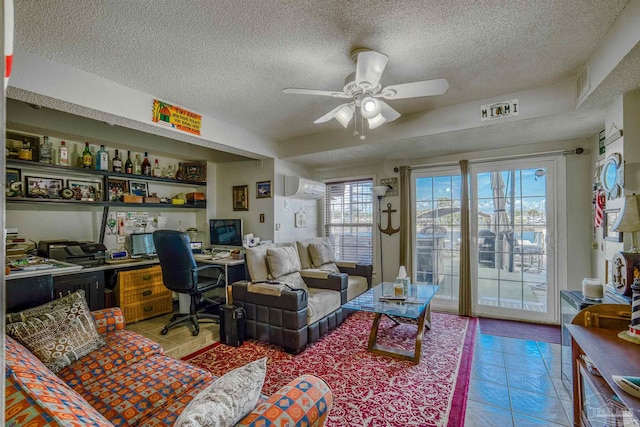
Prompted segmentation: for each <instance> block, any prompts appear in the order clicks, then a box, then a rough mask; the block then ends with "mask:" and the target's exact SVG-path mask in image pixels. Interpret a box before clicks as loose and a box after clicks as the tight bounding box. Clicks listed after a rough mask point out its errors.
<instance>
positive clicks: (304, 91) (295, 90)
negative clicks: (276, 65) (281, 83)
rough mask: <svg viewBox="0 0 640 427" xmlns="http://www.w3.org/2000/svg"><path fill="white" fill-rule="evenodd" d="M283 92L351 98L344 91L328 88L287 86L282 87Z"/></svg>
mask: <svg viewBox="0 0 640 427" xmlns="http://www.w3.org/2000/svg"><path fill="white" fill-rule="evenodd" d="M282 91H283V92H284V93H292V94H295V95H320V96H332V97H334V98H351V97H350V96H349V95H347V94H346V93H344V92H335V91H330V90H316V89H298V88H293V87H288V88H286V89H282Z"/></svg>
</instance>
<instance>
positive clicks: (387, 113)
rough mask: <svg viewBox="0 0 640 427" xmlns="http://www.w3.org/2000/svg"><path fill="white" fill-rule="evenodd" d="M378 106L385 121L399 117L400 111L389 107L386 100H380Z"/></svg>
mask: <svg viewBox="0 0 640 427" xmlns="http://www.w3.org/2000/svg"><path fill="white" fill-rule="evenodd" d="M380 107H381V108H380V114H382V117H384V118H385V119H386V121H387V122H392V121H394V120H395V119H397V118H398V117H400V113H398V112H397V111H396V110H394V109H393V108H391V107H390V106H389V104H387V103H386V102H383V101H380Z"/></svg>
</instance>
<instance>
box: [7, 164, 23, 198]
mask: <svg viewBox="0 0 640 427" xmlns="http://www.w3.org/2000/svg"><path fill="white" fill-rule="evenodd" d="M5 182H6V193H5V194H6V195H7V197H24V183H23V182H22V173H21V172H20V169H12V168H7V169H6V181H5Z"/></svg>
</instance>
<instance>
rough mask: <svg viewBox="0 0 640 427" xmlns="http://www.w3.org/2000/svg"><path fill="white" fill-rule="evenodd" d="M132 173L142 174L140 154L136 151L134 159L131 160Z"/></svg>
mask: <svg viewBox="0 0 640 427" xmlns="http://www.w3.org/2000/svg"><path fill="white" fill-rule="evenodd" d="M133 174H134V175H142V164H141V163H140V154H138V153H136V159H135V160H134V161H133Z"/></svg>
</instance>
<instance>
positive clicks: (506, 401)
mask: <svg viewBox="0 0 640 427" xmlns="http://www.w3.org/2000/svg"><path fill="white" fill-rule="evenodd" d="M170 317H171V315H166V316H160V317H156V318H153V319H150V320H145V321H141V322H137V323H133V324H129V325H127V328H128V329H131V330H133V331H136V332H139V333H141V334H142V335H144V336H146V337H148V338H150V339H152V340H154V341H156V342H158V343H160V344H161V345H162V347H163V348H164V350H165V352H166V353H167V354H169V355H171V356H173V357H176V358H180V357H183V356H185V355H187V354H189V353H193V352H194V351H197V350H199V349H200V348H203V347H206V346H207V345H209V344H211V343H213V342H215V341H218V340H219V339H220V328H219V325H218V324H214V323H202V324H201V325H200V334H199V335H198V336H197V337H193V336H192V335H191V327H190V326H180V327H176V328H173V329H171V330H170V331H169V333H168V334H167V335H160V330H161V329H162V327H163V326H164V325H165V324H166V323H168V322H169V318H170ZM560 375H561V374H560V345H559V344H549V343H546V342H538V341H526V340H521V339H515V338H504V337H499V336H495V335H485V334H480V333H479V332H478V333H477V334H476V343H475V349H474V356H473V366H472V371H471V379H470V381H469V395H468V401H467V413H466V419H465V426H467V427H480V426H482V427H487V426H496V427H508V426H513V427H523V426H550V427H551V426H571V425H573V423H572V421H571V420H572V419H573V413H572V411H573V409H572V403H571V402H572V401H571V393H570V392H569V391H568V390H567V388H566V387H565V386H564V384H563V383H562V380H561V377H560Z"/></svg>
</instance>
